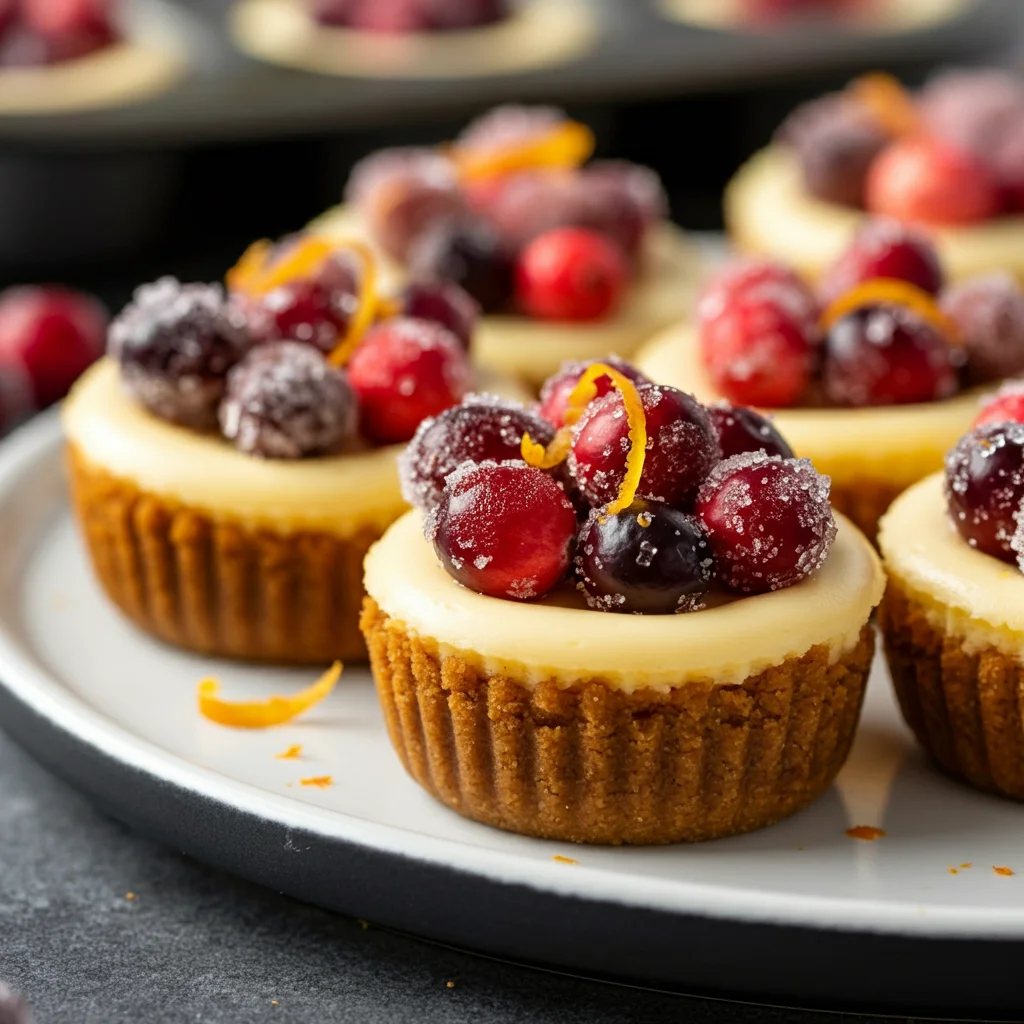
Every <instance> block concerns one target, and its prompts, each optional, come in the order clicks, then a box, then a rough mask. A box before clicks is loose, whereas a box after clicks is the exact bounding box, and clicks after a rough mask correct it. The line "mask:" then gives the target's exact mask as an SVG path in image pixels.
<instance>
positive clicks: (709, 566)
mask: <svg viewBox="0 0 1024 1024" xmlns="http://www.w3.org/2000/svg"><path fill="white" fill-rule="evenodd" d="M575 566H576V580H577V582H576V586H577V587H578V588H579V589H580V590H581V591H582V592H583V593H584V594H586V598H587V604H588V605H589V606H590V607H591V608H595V609H598V610H600V611H606V612H632V613H634V614H637V615H641V614H644V615H667V614H673V613H676V612H693V611H699V610H700V609H701V608H703V607H704V597H705V595H706V594H707V592H708V589H709V588H710V586H711V578H712V575H713V572H712V570H713V568H714V563H713V559H712V558H711V552H710V548H709V547H708V541H707V536H706V534H705V531H704V527H703V526H702V524H701V523H700V520H698V519H697V518H696V517H695V516H692V515H687V514H686V513H684V512H680V511H679V510H677V509H674V508H671V507H670V506H668V505H664V504H662V503H661V502H657V501H643V500H637V501H634V502H633V504H632V505H630V506H629V508H627V509H623V510H622V511H621V512H618V513H616V514H615V515H612V516H606V515H604V514H603V513H601V512H599V511H598V510H596V509H595V510H593V511H591V513H590V515H589V517H588V518H587V521H586V522H585V523H584V524H583V527H582V528H581V530H580V533H579V537H578V540H577V545H576V558H575Z"/></svg>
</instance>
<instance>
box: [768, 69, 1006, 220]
mask: <svg viewBox="0 0 1024 1024" xmlns="http://www.w3.org/2000/svg"><path fill="white" fill-rule="evenodd" d="M864 84H865V83H863V82H861V83H854V85H853V86H852V87H851V88H849V89H847V90H846V91H845V92H842V93H836V94H831V95H828V96H825V97H822V98H821V99H818V100H814V101H812V102H810V103H807V104H805V105H803V106H802V107H798V108H797V110H796V111H794V112H793V114H791V115H790V117H789V118H788V120H787V121H786V122H785V123H784V124H783V125H782V127H781V129H780V131H779V137H780V140H781V141H782V142H783V143H784V144H786V145H788V146H790V147H791V148H792V149H793V150H794V151H795V153H796V154H797V157H798V159H799V161H800V166H801V169H802V171H803V178H804V183H805V185H806V187H807V190H808V191H809V192H810V193H811V194H812V195H815V196H818V197H820V198H822V199H826V200H828V201H830V202H834V203H842V204H843V205H847V206H857V207H864V208H866V209H867V210H869V211H871V212H872V213H877V214H881V215H884V216H890V217H896V218H899V219H901V220H907V221H915V222H919V223H927V224H971V223H975V222H978V221H983V220H987V219H989V218H991V217H996V216H998V215H1000V214H1002V213H1005V212H1010V211H1019V210H1021V209H1024V83H1022V82H1021V81H1019V80H1018V79H1017V78H1015V77H1014V76H1012V75H1010V74H1009V73H1008V72H1003V71H993V70H986V71H955V72H947V73H944V74H942V75H939V76H937V77H935V78H933V79H932V80H931V81H930V82H929V83H928V84H927V85H926V86H925V87H924V88H923V89H922V90H921V92H920V94H918V95H917V96H916V97H911V96H909V95H907V94H900V92H899V90H898V88H897V87H896V86H895V84H894V83H890V86H889V87H888V88H885V89H882V90H880V89H879V88H878V87H877V82H873V83H868V85H869V87H868V88H864V87H863V86H864Z"/></svg>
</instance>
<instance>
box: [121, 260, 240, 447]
mask: <svg viewBox="0 0 1024 1024" xmlns="http://www.w3.org/2000/svg"><path fill="white" fill-rule="evenodd" d="M248 347H249V337H248V334H247V332H246V330H245V324H244V318H243V317H242V316H241V315H240V313H239V311H238V309H237V308H235V307H234V306H233V305H232V304H231V303H230V302H226V301H225V299H224V292H223V290H222V289H221V287H220V285H207V284H182V283H181V282H180V281H178V280H177V279H176V278H173V277H162V278H160V279H159V280H158V281H155V282H153V283H152V284H145V285H142V286H141V287H140V288H137V289H136V290H135V296H134V298H133V299H132V301H131V302H130V303H129V304H128V305H127V306H126V307H125V308H124V310H123V311H122V312H121V314H120V315H119V316H118V317H117V319H116V320H114V322H113V323H112V324H111V327H110V353H111V355H113V356H114V357H115V358H116V359H117V360H118V361H119V362H120V364H121V378H122V380H123V381H124V384H125V387H126V388H127V390H128V391H129V393H130V394H131V395H132V396H133V397H134V398H135V399H136V401H138V402H141V403H142V404H143V405H144V406H146V408H147V409H149V410H150V412H153V413H155V414H156V415H157V416H159V417H161V418H162V419H165V420H170V421H171V422H173V423H180V424H182V425H183V426H187V427H192V428H194V429H198V430H205V429H208V428H210V427H213V426H214V425H215V424H216V422H217V406H218V404H219V403H220V400H221V397H222V396H223V394H224V381H225V378H226V376H227V373H228V371H229V370H230V369H231V367H233V366H234V365H235V363H237V362H238V361H239V360H240V359H241V358H242V356H244V355H245V353H246V351H247V350H248Z"/></svg>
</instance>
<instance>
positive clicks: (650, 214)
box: [580, 160, 668, 225]
mask: <svg viewBox="0 0 1024 1024" xmlns="http://www.w3.org/2000/svg"><path fill="white" fill-rule="evenodd" d="M580 176H581V179H582V181H583V185H584V187H586V186H587V185H588V184H590V185H592V184H595V183H598V182H600V183H602V184H604V185H607V186H610V187H613V188H615V189H616V190H617V191H618V192H619V193H620V194H621V195H622V196H624V197H625V198H626V199H627V200H628V201H629V203H630V205H632V206H633V208H634V209H635V210H636V212H637V213H638V214H639V216H640V220H641V221H642V222H643V223H644V225H650V224H656V223H657V222H658V221H660V220H664V219H665V218H666V217H667V216H668V196H667V195H666V194H665V186H664V185H663V184H662V181H661V178H660V177H659V176H658V173H657V171H653V170H651V168H649V167H644V166H642V165H641V164H634V163H631V162H630V161H628V160H595V161H594V162H593V163H591V164H588V165H587V166H586V167H584V168H583V169H582V171H581V172H580Z"/></svg>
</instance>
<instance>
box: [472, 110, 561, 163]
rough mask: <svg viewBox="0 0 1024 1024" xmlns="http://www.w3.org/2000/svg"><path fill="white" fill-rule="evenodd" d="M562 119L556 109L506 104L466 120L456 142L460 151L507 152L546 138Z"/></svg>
mask: <svg viewBox="0 0 1024 1024" xmlns="http://www.w3.org/2000/svg"><path fill="white" fill-rule="evenodd" d="M565 120H566V114H565V111H563V110H559V109H558V108H557V107H526V106H520V105H518V104H514V103H509V104H506V105H504V106H500V107H495V108H494V109H493V110H489V111H488V112H487V113H486V114H483V115H481V116H480V117H478V118H476V119H475V120H473V121H470V123H469V124H468V125H466V127H465V128H463V130H462V132H461V133H460V134H459V137H458V139H457V140H456V141H457V144H458V146H459V148H460V149H462V150H476V151H478V152H480V151H491V150H499V149H507V148H509V147H513V146H519V145H522V144H523V143H526V142H530V141H532V140H534V139H537V138H539V137H541V136H544V135H547V134H548V133H549V132H551V131H552V130H553V129H554V128H557V127H558V125H560V124H562V122H564V121H565Z"/></svg>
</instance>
